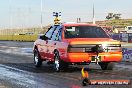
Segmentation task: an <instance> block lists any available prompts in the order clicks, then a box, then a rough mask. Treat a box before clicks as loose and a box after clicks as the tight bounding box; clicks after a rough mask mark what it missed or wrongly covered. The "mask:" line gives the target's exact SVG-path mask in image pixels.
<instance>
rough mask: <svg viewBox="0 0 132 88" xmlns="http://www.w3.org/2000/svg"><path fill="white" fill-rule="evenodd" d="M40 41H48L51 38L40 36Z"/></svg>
mask: <svg viewBox="0 0 132 88" xmlns="http://www.w3.org/2000/svg"><path fill="white" fill-rule="evenodd" d="M40 39H42V40H48V39H49V38H48V37H46V36H45V35H42V36H40Z"/></svg>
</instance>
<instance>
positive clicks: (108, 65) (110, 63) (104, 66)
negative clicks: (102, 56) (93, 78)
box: [99, 62, 114, 70]
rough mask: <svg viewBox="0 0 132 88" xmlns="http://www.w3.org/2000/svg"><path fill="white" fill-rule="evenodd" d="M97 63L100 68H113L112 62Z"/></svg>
mask: <svg viewBox="0 0 132 88" xmlns="http://www.w3.org/2000/svg"><path fill="white" fill-rule="evenodd" d="M99 65H100V66H101V69H102V70H113V68H114V63H113V62H100V63H99Z"/></svg>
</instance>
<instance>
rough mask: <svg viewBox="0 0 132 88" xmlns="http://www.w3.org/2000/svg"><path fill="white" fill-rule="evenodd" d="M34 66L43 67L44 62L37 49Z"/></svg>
mask: <svg viewBox="0 0 132 88" xmlns="http://www.w3.org/2000/svg"><path fill="white" fill-rule="evenodd" d="M34 65H35V66H36V67H41V66H42V60H41V58H40V56H39V53H38V50H37V49H35V50H34Z"/></svg>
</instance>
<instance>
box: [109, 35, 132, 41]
mask: <svg viewBox="0 0 132 88" xmlns="http://www.w3.org/2000/svg"><path fill="white" fill-rule="evenodd" d="M112 38H113V39H115V40H119V41H121V42H129V43H132V33H116V34H112Z"/></svg>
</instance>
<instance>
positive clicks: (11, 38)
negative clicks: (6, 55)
mask: <svg viewBox="0 0 132 88" xmlns="http://www.w3.org/2000/svg"><path fill="white" fill-rule="evenodd" d="M37 38H38V35H0V40H3V41H35V40H36V39H37Z"/></svg>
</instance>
